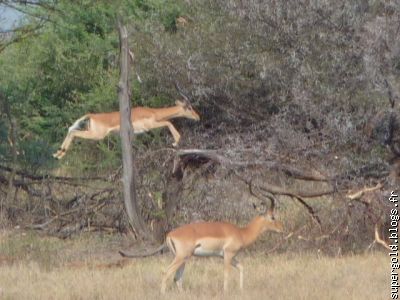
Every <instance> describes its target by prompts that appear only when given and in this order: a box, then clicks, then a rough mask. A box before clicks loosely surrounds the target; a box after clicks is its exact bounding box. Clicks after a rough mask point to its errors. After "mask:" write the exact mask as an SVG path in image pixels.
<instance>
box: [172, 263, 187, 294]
mask: <svg viewBox="0 0 400 300" xmlns="http://www.w3.org/2000/svg"><path fill="white" fill-rule="evenodd" d="M184 271H185V263H183V264H182V265H181V266H180V267H179V268H178V270H177V271H176V272H175V277H174V281H175V283H176V286H177V287H178V290H179V291H180V292H182V291H183V287H182V281H183V272H184Z"/></svg>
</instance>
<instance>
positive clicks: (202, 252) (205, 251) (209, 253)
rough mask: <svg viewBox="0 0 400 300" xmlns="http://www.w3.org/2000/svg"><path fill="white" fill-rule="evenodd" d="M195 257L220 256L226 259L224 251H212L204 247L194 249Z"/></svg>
mask: <svg viewBox="0 0 400 300" xmlns="http://www.w3.org/2000/svg"><path fill="white" fill-rule="evenodd" d="M193 255H195V256H220V257H224V251H223V250H210V249H203V248H202V247H197V248H196V249H194V252H193Z"/></svg>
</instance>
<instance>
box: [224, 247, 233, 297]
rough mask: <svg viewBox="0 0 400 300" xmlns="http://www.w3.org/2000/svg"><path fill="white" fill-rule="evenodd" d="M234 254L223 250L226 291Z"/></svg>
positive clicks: (225, 290)
mask: <svg viewBox="0 0 400 300" xmlns="http://www.w3.org/2000/svg"><path fill="white" fill-rule="evenodd" d="M234 256H235V253H231V252H224V292H227V291H228V280H229V274H230V272H231V269H232V265H233V262H232V260H233V257H234Z"/></svg>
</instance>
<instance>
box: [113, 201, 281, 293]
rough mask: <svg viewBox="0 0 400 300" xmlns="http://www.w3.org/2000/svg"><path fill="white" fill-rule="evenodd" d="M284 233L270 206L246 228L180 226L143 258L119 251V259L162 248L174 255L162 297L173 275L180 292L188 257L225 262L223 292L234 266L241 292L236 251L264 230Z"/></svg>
mask: <svg viewBox="0 0 400 300" xmlns="http://www.w3.org/2000/svg"><path fill="white" fill-rule="evenodd" d="M268 230H270V231H276V232H282V231H283V224H282V223H281V222H280V221H278V220H276V219H275V217H274V211H273V206H272V207H271V209H269V210H268V211H267V212H266V213H265V214H263V215H261V216H257V217H255V218H254V219H253V220H252V221H251V222H250V223H249V224H248V225H247V226H246V227H243V228H240V227H237V226H236V225H234V224H231V223H226V222H202V223H192V224H187V225H183V226H181V227H179V228H177V229H175V230H173V231H171V232H170V233H168V235H167V237H166V241H165V244H164V245H162V246H161V247H159V248H158V249H156V250H155V251H153V252H151V253H148V254H145V255H132V254H128V253H125V252H122V251H120V254H121V255H122V256H126V257H143V256H149V255H154V254H156V253H158V252H160V251H161V250H162V249H163V248H164V247H165V246H167V247H168V248H169V250H170V251H171V252H172V253H173V254H174V255H175V258H174V260H173V261H172V263H171V264H170V265H169V266H168V268H167V271H166V273H165V275H164V277H163V279H162V282H161V293H162V294H164V293H165V290H166V287H167V280H168V279H169V278H170V277H171V276H172V275H173V274H174V273H175V277H174V281H175V283H176V285H177V287H178V289H179V290H180V291H181V290H182V279H183V272H184V269H185V264H186V262H187V261H188V260H189V258H190V257H191V256H193V255H194V256H217V257H221V258H223V259H224V291H227V289H228V277H229V273H230V270H231V268H232V266H233V267H235V268H236V269H238V270H239V276H240V289H243V266H242V265H241V264H240V263H239V262H238V261H237V260H236V258H235V257H236V255H237V254H238V252H239V251H240V250H241V249H243V248H246V247H248V246H249V245H251V244H252V243H254V242H255V241H256V240H257V238H258V237H259V236H260V235H261V234H262V233H263V232H265V231H268Z"/></svg>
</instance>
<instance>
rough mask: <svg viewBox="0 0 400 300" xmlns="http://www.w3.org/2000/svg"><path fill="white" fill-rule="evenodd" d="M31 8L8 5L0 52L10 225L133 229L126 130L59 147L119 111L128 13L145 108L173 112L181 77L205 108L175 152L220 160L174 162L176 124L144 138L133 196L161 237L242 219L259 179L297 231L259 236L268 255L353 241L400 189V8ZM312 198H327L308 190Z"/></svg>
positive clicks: (142, 0) (180, 4)
mask: <svg viewBox="0 0 400 300" xmlns="http://www.w3.org/2000/svg"><path fill="white" fill-rule="evenodd" d="M19 2H23V1H0V3H3V4H6V5H11V6H13V7H16V8H17V9H19V10H22V11H24V13H25V16H26V17H25V18H24V20H22V21H21V24H20V26H19V27H18V28H16V29H15V30H14V31H13V32H11V33H3V34H2V41H1V47H0V49H2V51H1V52H0V107H1V111H0V114H1V119H0V162H1V163H0V199H1V203H0V212H1V220H0V221H1V225H2V226H3V227H10V226H12V225H14V226H15V225H19V226H23V227H24V228H34V229H40V230H46V232H47V233H50V234H54V235H57V236H61V237H68V236H71V235H72V234H74V233H77V232H81V231H82V230H88V231H93V230H96V231H97V230H101V231H107V232H108V231H123V232H127V231H128V230H129V227H128V226H127V223H126V219H125V216H124V213H123V207H122V201H121V195H120V190H121V189H120V187H119V178H120V164H121V160H120V146H119V138H118V137H116V136H111V137H109V138H107V139H105V140H104V141H100V142H93V141H80V142H78V141H76V142H75V143H74V145H73V147H72V148H71V151H70V152H68V154H67V155H66V157H65V159H63V160H62V161H54V160H53V158H52V156H51V154H52V153H53V152H55V151H56V149H57V147H58V146H59V145H60V143H61V141H62V140H63V138H64V135H65V134H66V131H67V128H68V126H70V124H71V123H72V122H73V121H74V120H76V119H77V118H78V117H80V116H81V115H83V114H84V113H87V112H103V111H112V110H116V109H117V97H116V83H117V78H118V64H117V61H118V51H119V46H118V36H117V31H116V21H115V20H116V16H117V14H120V15H122V17H123V18H124V21H125V23H126V24H127V25H128V27H129V32H130V46H131V49H132V50H133V52H134V53H135V64H134V69H133V76H132V87H133V92H132V103H133V105H146V106H152V107H161V106H167V105H172V104H173V102H174V99H176V98H177V97H178V93H177V91H176V90H175V89H174V88H173V86H174V82H175V81H177V82H179V83H180V85H181V87H182V88H183V89H184V91H185V92H186V93H187V94H189V95H190V98H191V99H192V104H193V106H194V107H195V108H196V110H198V111H199V113H200V114H201V117H202V120H201V122H200V123H196V124H195V123H192V122H190V121H188V120H177V121H176V122H175V121H174V124H176V126H177V128H178V130H179V131H180V132H181V133H182V136H183V138H182V142H181V144H180V148H182V149H185V148H188V149H192V148H193V149H206V150H215V151H216V153H218V155H221V156H222V157H224V160H218V159H217V160H216V159H214V158H215V157H214V158H213V157H210V156H207V155H204V156H201V155H200V156H199V155H186V156H179V155H177V152H176V151H175V150H174V149H172V148H170V144H171V142H172V137H171V136H170V135H169V133H168V132H167V131H165V130H158V131H153V132H151V133H148V134H145V135H141V136H137V139H136V141H135V144H134V147H135V156H136V161H137V168H138V181H139V186H140V189H139V195H140V199H141V200H142V208H143V214H144V216H145V218H146V220H147V222H148V224H149V226H150V227H151V228H152V229H153V230H154V232H155V234H156V235H157V236H159V237H160V238H161V237H162V235H163V233H164V232H165V231H166V230H168V229H169V228H171V227H174V226H176V225H177V224H181V223H186V222H189V221H194V220H199V219H205V220H212V219H229V220H231V221H234V222H237V223H243V222H245V220H248V219H249V218H250V217H251V216H252V215H254V210H253V205H252V204H253V202H256V201H259V200H258V199H257V197H255V196H253V195H251V193H250V190H249V183H250V182H252V183H254V184H255V185H257V186H258V187H259V190H258V192H259V194H260V193H261V194H262V195H264V196H265V195H267V196H268V195H270V194H269V193H270V192H271V188H268V187H271V185H272V186H273V187H280V188H281V189H282V190H280V192H275V193H274V194H275V195H277V196H279V206H280V211H281V217H282V219H283V220H285V224H286V225H287V227H288V232H290V234H289V235H287V236H285V237H275V238H272V239H268V241H266V242H265V243H268V242H269V243H271V244H273V243H274V244H277V247H276V248H274V251H288V250H293V251H302V250H305V249H307V250H310V251H323V252H325V253H328V254H337V253H342V251H345V252H359V251H363V250H364V249H365V248H366V247H368V245H370V244H371V242H372V241H373V237H374V228H375V225H376V224H378V225H377V226H378V229H379V231H381V232H383V228H384V227H385V226H386V225H385V224H386V223H387V219H388V214H387V213H386V212H385V211H386V210H387V209H388V206H387V205H386V203H387V199H388V195H389V194H390V191H391V190H394V189H396V188H397V187H398V181H397V180H398V169H397V158H398V156H399V154H400V151H398V149H399V144H398V141H399V136H400V135H399V129H400V125H399V124H400V123H399V116H398V109H399V103H398V100H399V97H398V95H399V89H400V85H399V82H400V81H399V77H400V41H399V40H398V39H397V36H398V20H399V16H400V12H399V7H400V6H399V5H398V3H397V1H385V2H382V1H366V0H359V1H340V2H332V1H306V0H304V1H294V0H293V1H261V2H260V1H245V2H243V1H235V0H232V1H220V0H216V1H197V0H191V1H159V0H147V1H146V0H135V1H118V4H112V2H110V1H91V0H85V1H36V2H34V3H32V4H30V5H28V4H25V5H24V4H22V5H19V4H18V3H19ZM174 162H175V164H174ZM174 165H175V166H177V168H175V169H174V167H173V166H174ZM310 174H311V175H312V176H306V175H310ZM378 183H380V184H381V185H382V188H380V189H378V190H376V191H374V192H372V193H368V194H366V195H365V196H364V198H359V199H356V200H354V201H352V200H349V199H348V198H346V192H347V191H348V190H351V189H352V190H353V191H356V190H360V189H361V188H363V187H366V186H375V185H376V184H378ZM266 184H267V185H266ZM313 191H320V192H321V195H320V196H321V197H312V198H310V199H309V198H308V197H304V196H301V195H302V193H303V194H304V193H307V192H313ZM324 191H329V192H327V193H323V192H324ZM290 192H291V193H290ZM292 200H293V201H292ZM277 241H278V243H277Z"/></svg>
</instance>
